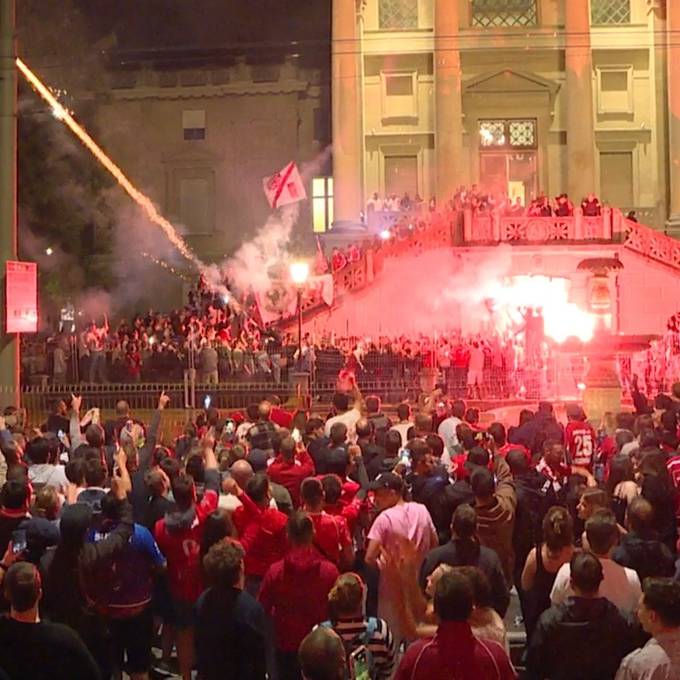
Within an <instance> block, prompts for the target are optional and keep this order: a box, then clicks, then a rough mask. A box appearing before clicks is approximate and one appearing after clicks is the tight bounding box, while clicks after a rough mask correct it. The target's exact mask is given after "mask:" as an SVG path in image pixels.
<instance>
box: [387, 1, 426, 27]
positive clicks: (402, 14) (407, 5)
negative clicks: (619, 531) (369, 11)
mask: <svg viewBox="0 0 680 680" xmlns="http://www.w3.org/2000/svg"><path fill="white" fill-rule="evenodd" d="M378 14H379V22H380V28H383V29H392V30H407V29H411V28H418V0H380V4H379V6H378Z"/></svg>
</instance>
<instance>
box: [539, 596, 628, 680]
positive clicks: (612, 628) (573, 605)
mask: <svg viewBox="0 0 680 680" xmlns="http://www.w3.org/2000/svg"><path fill="white" fill-rule="evenodd" d="M633 631H634V629H633V626H632V624H631V623H630V622H629V621H628V620H626V619H625V618H624V617H623V616H622V615H621V614H620V613H619V610H618V609H617V608H616V606H615V605H613V604H612V603H611V602H609V600H607V599H605V598H603V597H598V598H595V599H586V598H580V597H570V598H569V599H568V600H567V601H566V602H564V603H562V604H559V605H556V606H553V607H550V609H548V610H547V611H545V612H543V614H541V618H540V619H539V620H538V624H537V626H536V629H535V630H534V634H533V635H532V637H531V642H530V643H529V648H528V651H527V662H526V666H527V672H526V678H527V679H528V680H543V679H544V678H549V680H577V679H578V680H586V679H587V680H612V678H614V675H615V674H616V671H617V669H618V667H619V664H620V663H621V659H623V657H624V656H625V655H626V654H628V653H629V652H631V651H632V650H633V649H634V648H635V646H636V642H637V641H636V639H635V636H634V632H633Z"/></svg>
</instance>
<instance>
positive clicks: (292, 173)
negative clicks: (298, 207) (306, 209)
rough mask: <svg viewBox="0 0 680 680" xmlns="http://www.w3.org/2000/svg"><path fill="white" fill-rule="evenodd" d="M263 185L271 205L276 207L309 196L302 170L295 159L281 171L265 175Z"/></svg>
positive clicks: (302, 199)
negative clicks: (268, 175) (301, 175)
mask: <svg viewBox="0 0 680 680" xmlns="http://www.w3.org/2000/svg"><path fill="white" fill-rule="evenodd" d="M262 186H263V188H264V193H265V195H266V196H267V200H268V201H269V205H270V206H271V207H272V208H274V209H276V208H281V207H282V206H284V205H288V204H290V203H297V202H298V201H304V200H305V199H306V198H307V192H306V191H305V185H304V184H303V182H302V177H300V171H299V170H298V167H297V165H295V163H294V162H293V161H291V162H290V163H288V165H287V166H286V167H285V168H284V169H283V170H281V172H277V173H276V174H275V175H272V176H271V177H265V178H264V179H263V180H262Z"/></svg>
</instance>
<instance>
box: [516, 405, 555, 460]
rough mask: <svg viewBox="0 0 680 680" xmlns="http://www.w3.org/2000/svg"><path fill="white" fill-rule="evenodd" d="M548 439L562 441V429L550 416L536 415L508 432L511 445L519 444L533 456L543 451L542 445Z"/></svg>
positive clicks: (544, 414) (553, 417)
mask: <svg viewBox="0 0 680 680" xmlns="http://www.w3.org/2000/svg"><path fill="white" fill-rule="evenodd" d="M548 439H556V440H557V441H560V442H562V441H564V428H563V427H562V425H560V423H558V422H557V421H556V420H555V416H553V415H552V414H546V413H537V414H536V415H535V416H534V417H533V418H532V419H531V420H529V421H528V422H526V423H524V425H522V426H521V427H517V428H512V429H511V431H510V432H508V440H509V441H510V443H511V444H521V445H522V446H525V447H526V448H527V449H529V451H531V453H532V454H534V455H535V454H538V453H540V452H541V451H542V450H543V443H544V442H545V441H546V440H548Z"/></svg>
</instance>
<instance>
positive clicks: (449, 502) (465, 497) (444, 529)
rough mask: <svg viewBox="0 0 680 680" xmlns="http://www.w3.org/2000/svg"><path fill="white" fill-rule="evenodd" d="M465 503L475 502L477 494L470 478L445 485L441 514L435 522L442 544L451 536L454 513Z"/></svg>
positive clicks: (440, 507) (440, 505)
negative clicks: (473, 490) (473, 491)
mask: <svg viewBox="0 0 680 680" xmlns="http://www.w3.org/2000/svg"><path fill="white" fill-rule="evenodd" d="M464 503H467V504H468V505H474V504H475V495H474V494H473V493H472V487H471V486H470V481H469V480H468V479H459V480H457V481H456V482H454V483H453V484H448V485H447V486H446V487H444V491H443V493H442V496H441V498H440V503H439V509H438V513H439V516H438V518H437V521H436V522H435V526H436V527H437V533H438V534H439V542H440V543H441V544H444V543H446V541H448V540H449V539H450V538H451V519H452V517H453V513H454V512H455V511H456V508H457V507H458V506H459V505H463V504H464Z"/></svg>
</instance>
